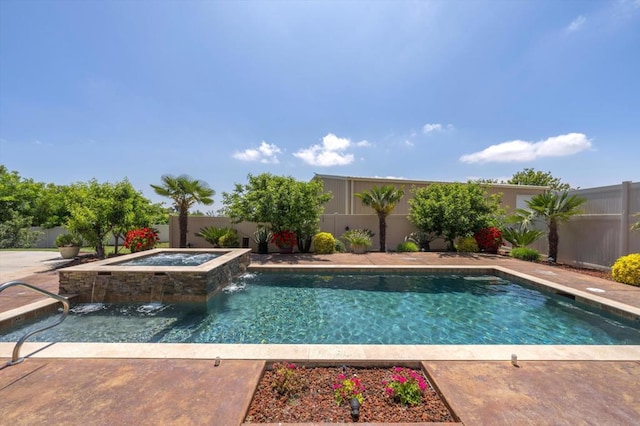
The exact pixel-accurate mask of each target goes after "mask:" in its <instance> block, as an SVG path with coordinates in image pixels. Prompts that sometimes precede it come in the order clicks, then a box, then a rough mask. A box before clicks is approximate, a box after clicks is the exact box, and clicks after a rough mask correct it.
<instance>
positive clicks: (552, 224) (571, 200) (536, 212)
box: [527, 191, 586, 262]
mask: <svg viewBox="0 0 640 426" xmlns="http://www.w3.org/2000/svg"><path fill="white" fill-rule="evenodd" d="M585 201H586V200H585V199H584V198H582V197H578V196H577V195H569V193H568V192H567V191H563V192H552V191H546V192H543V193H542V194H537V195H534V196H533V197H531V199H530V200H528V201H527V205H528V206H529V209H530V210H531V213H532V215H533V216H534V217H539V218H541V219H543V220H544V221H545V222H546V224H547V228H548V229H549V235H548V239H549V257H550V258H551V259H552V261H554V262H555V261H556V260H557V259H558V242H559V238H558V224H559V223H562V222H568V221H569V219H571V217H572V216H575V215H577V214H579V213H580V212H581V210H580V206H581V205H582V204H583V203H584V202H585Z"/></svg>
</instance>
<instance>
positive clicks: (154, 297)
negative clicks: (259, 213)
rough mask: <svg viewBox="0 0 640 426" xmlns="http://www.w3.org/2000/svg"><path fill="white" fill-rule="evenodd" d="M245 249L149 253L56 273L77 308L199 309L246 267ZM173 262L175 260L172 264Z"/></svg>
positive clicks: (151, 251) (63, 291) (63, 290)
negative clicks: (157, 305)
mask: <svg viewBox="0 0 640 426" xmlns="http://www.w3.org/2000/svg"><path fill="white" fill-rule="evenodd" d="M250 253H251V250H250V249H155V250H148V251H144V252H140V253H134V254H130V255H126V256H119V257H117V258H113V259H107V260H102V261H98V262H91V263H87V264H84V265H78V266H72V267H69V268H64V269H61V270H60V271H59V272H58V275H59V280H60V293H61V294H77V295H78V296H79V299H78V301H79V302H108V303H119V302H164V303H202V304H206V303H207V302H208V300H209V299H210V298H211V297H212V296H213V295H215V294H216V293H217V292H218V291H219V290H220V289H221V288H223V287H224V286H225V285H226V284H227V283H229V281H231V280H232V279H233V278H234V277H236V276H238V275H241V274H243V273H244V272H245V271H246V269H247V267H248V266H249V263H251V256H250ZM176 259H177V260H176Z"/></svg>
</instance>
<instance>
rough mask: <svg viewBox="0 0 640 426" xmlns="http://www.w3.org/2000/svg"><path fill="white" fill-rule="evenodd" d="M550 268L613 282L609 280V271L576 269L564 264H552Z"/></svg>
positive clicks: (611, 279) (576, 267)
mask: <svg viewBox="0 0 640 426" xmlns="http://www.w3.org/2000/svg"><path fill="white" fill-rule="evenodd" d="M540 263H544V264H545V265H546V264H547V263H546V262H540ZM550 266H552V267H554V268H559V269H564V270H567V271H572V272H577V273H579V274H583V275H589V276H592V277H596V278H602V279H603V280H609V281H613V278H611V272H610V271H602V270H600V269H589V268H581V267H578V266H573V265H567V264H564V263H554V264H551V265H550Z"/></svg>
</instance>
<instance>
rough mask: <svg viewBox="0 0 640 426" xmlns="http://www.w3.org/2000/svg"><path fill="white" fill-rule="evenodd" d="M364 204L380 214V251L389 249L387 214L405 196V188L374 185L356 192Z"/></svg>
mask: <svg viewBox="0 0 640 426" xmlns="http://www.w3.org/2000/svg"><path fill="white" fill-rule="evenodd" d="M355 195H356V197H358V198H360V200H362V204H364V205H365V206H369V207H371V208H372V209H374V210H375V211H376V213H377V214H378V222H379V224H380V251H381V252H385V251H387V216H389V214H391V212H392V211H393V208H394V207H395V206H396V204H398V201H400V200H401V199H402V197H404V190H403V189H402V188H396V187H395V186H393V185H383V186H382V187H380V188H378V187H377V186H375V185H374V186H373V187H372V188H371V190H369V191H362V192H361V193H358V194H355Z"/></svg>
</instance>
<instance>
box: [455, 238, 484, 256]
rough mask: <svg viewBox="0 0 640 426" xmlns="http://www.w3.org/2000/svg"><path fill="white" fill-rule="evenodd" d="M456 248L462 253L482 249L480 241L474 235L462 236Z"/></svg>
mask: <svg viewBox="0 0 640 426" xmlns="http://www.w3.org/2000/svg"><path fill="white" fill-rule="evenodd" d="M456 250H457V251H459V252H461V253H477V252H479V251H480V249H479V248H478V242H477V241H476V239H475V238H473V237H462V238H460V239H459V240H458V243H457V244H456Z"/></svg>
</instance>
